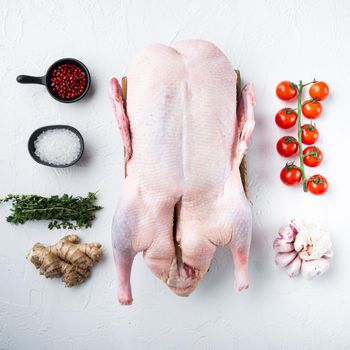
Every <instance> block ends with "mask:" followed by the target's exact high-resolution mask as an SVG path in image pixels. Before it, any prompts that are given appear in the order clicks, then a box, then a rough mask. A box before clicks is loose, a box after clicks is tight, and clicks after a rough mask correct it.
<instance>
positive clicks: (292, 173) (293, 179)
mask: <svg viewBox="0 0 350 350" xmlns="http://www.w3.org/2000/svg"><path fill="white" fill-rule="evenodd" d="M280 178H281V181H282V182H283V183H284V184H285V185H287V186H293V185H296V184H298V183H299V182H300V181H301V171H300V169H299V168H298V167H297V166H296V165H294V164H291V163H287V164H286V166H285V167H284V168H283V169H282V170H281V174H280Z"/></svg>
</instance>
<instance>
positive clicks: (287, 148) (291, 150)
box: [276, 136, 299, 157]
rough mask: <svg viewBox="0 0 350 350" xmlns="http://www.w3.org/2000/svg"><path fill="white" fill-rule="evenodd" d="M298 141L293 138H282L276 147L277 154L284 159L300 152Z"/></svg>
mask: <svg viewBox="0 0 350 350" xmlns="http://www.w3.org/2000/svg"><path fill="white" fill-rule="evenodd" d="M298 148H299V146H298V141H297V140H296V139H295V138H294V137H293V136H283V137H281V138H280V139H279V140H278V142H277V145H276V149H277V152H278V153H279V154H280V155H281V156H282V157H290V156H292V155H293V154H295V153H297V152H298Z"/></svg>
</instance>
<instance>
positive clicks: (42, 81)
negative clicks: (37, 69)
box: [16, 75, 46, 85]
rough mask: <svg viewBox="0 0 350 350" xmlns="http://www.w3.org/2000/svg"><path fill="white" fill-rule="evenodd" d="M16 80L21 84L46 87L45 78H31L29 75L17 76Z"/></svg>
mask: <svg viewBox="0 0 350 350" xmlns="http://www.w3.org/2000/svg"><path fill="white" fill-rule="evenodd" d="M16 80H17V81H18V82H19V83H21V84H41V85H46V76H45V75H44V76H43V77H32V76H31V75H19V76H18V77H17V78H16Z"/></svg>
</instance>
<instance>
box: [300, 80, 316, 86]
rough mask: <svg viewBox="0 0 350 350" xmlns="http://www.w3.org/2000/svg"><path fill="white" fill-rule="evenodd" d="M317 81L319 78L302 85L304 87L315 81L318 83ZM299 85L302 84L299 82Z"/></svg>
mask: <svg viewBox="0 0 350 350" xmlns="http://www.w3.org/2000/svg"><path fill="white" fill-rule="evenodd" d="M316 82H317V80H316V79H314V80H313V81H310V82H309V83H306V84H304V85H302V86H303V88H304V87H305V86H308V85H310V84H313V83H316ZM299 86H300V84H299Z"/></svg>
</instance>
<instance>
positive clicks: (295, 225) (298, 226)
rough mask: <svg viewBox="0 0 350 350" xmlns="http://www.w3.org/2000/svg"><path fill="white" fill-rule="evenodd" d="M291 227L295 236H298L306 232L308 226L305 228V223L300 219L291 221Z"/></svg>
mask: <svg viewBox="0 0 350 350" xmlns="http://www.w3.org/2000/svg"><path fill="white" fill-rule="evenodd" d="M289 226H290V228H291V229H292V231H293V232H294V234H295V235H297V234H298V233H299V232H301V231H306V226H305V224H304V222H303V221H302V220H299V219H293V220H291V222H290V224H289Z"/></svg>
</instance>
